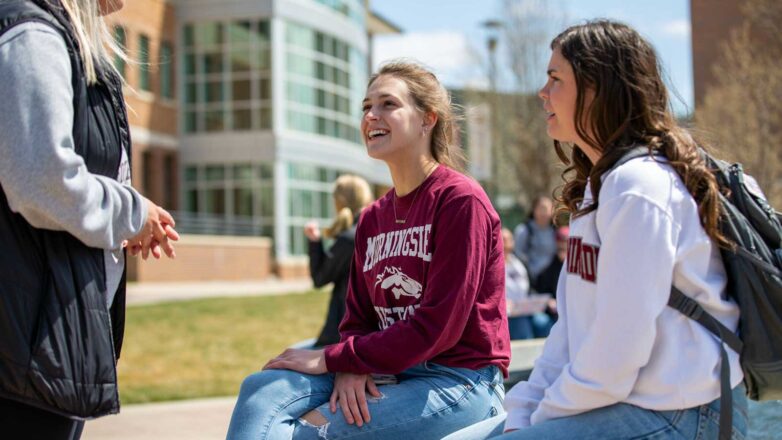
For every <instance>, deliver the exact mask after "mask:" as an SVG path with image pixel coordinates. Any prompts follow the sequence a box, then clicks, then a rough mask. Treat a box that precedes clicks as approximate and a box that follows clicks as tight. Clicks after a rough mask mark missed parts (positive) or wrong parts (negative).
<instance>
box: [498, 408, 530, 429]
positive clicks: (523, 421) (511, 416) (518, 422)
mask: <svg viewBox="0 0 782 440" xmlns="http://www.w3.org/2000/svg"><path fill="white" fill-rule="evenodd" d="M529 426H530V420H529V415H528V414H520V413H519V412H515V411H510V412H508V416H507V418H506V419H505V428H504V431H507V430H509V429H524V428H528V427H529Z"/></svg>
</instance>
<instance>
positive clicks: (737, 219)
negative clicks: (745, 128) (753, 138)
mask: <svg viewBox="0 0 782 440" xmlns="http://www.w3.org/2000/svg"><path fill="white" fill-rule="evenodd" d="M699 152H700V154H701V157H702V158H703V159H704V160H705V162H706V166H707V167H708V168H709V169H711V170H712V172H713V173H714V176H715V177H716V178H717V184H718V185H719V188H720V193H721V194H720V205H721V208H722V214H723V215H722V217H721V218H720V225H719V227H720V232H721V233H722V234H723V235H724V236H725V237H727V238H728V239H729V240H730V241H732V242H733V243H734V244H735V247H734V248H733V249H729V248H720V253H721V256H722V261H723V264H724V265H725V272H726V275H727V278H728V283H727V289H726V290H727V294H728V296H729V297H730V298H733V300H734V301H736V303H737V304H738V306H739V310H740V314H739V328H738V334H736V333H734V332H732V331H731V330H730V329H728V328H727V327H725V326H724V325H722V324H721V323H720V322H719V321H717V320H716V319H715V318H714V317H712V316H711V315H709V314H708V313H707V312H706V311H705V310H703V308H702V307H701V306H700V305H699V304H698V303H697V302H696V301H695V300H693V299H691V298H690V297H688V296H685V295H684V294H683V293H682V292H681V291H679V289H677V288H676V287H673V286H671V296H670V298H669V300H668V305H669V306H670V307H673V308H675V309H676V310H679V311H680V312H681V313H683V314H684V315H686V316H687V317H689V318H691V319H694V320H696V321H698V323H700V324H701V325H703V326H704V327H706V328H707V329H708V330H709V331H711V332H712V333H713V334H714V335H715V336H716V337H717V338H718V339H719V341H720V349H721V351H722V357H721V367H720V368H721V371H720V386H721V397H720V436H719V438H720V439H721V440H722V439H730V433H731V426H732V424H733V423H732V408H733V404H732V398H731V389H730V365H729V363H728V357H727V352H726V351H725V345H724V344H727V345H728V346H729V347H730V348H731V349H733V350H734V351H735V352H736V353H739V355H740V362H741V368H742V370H743V372H744V384H745V386H746V389H747V396H748V397H749V398H750V399H752V400H776V399H782V343H780V341H782V223H781V221H782V215H781V214H780V213H779V212H777V211H775V210H774V208H772V207H771V206H770V205H769V204H768V202H767V201H766V199H765V197H764V196H763V194H762V192H761V191H760V188H759V187H757V184H756V183H755V180H754V179H753V178H752V177H751V176H747V175H744V171H743V168H742V166H741V164H738V163H736V164H728V163H726V162H724V161H722V160H719V159H716V158H714V157H712V156H711V155H709V154H708V153H707V152H706V151H704V150H703V149H699ZM648 155H649V149H648V148H646V147H636V148H633V149H632V150H630V151H629V152H628V153H626V154H625V155H624V156H623V157H622V158H621V159H619V161H617V163H616V164H615V165H614V166H613V167H612V168H611V170H613V169H614V168H617V167H619V166H620V165H622V164H624V163H626V162H627V161H629V160H632V159H635V158H638V157H642V156H648ZM609 172H610V171H609Z"/></svg>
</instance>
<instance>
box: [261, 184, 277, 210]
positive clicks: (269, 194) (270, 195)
mask: <svg viewBox="0 0 782 440" xmlns="http://www.w3.org/2000/svg"><path fill="white" fill-rule="evenodd" d="M259 199H260V200H259V202H260V203H259V204H260V207H261V215H263V216H264V217H274V192H273V191H272V187H271V186H262V187H261V191H260V194H259Z"/></svg>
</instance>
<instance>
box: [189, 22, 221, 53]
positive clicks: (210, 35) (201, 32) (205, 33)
mask: <svg viewBox="0 0 782 440" xmlns="http://www.w3.org/2000/svg"><path fill="white" fill-rule="evenodd" d="M195 41H196V44H198V45H199V46H202V47H204V46H213V45H217V44H222V43H223V41H224V38H223V24H222V23H198V24H196V25H195Z"/></svg>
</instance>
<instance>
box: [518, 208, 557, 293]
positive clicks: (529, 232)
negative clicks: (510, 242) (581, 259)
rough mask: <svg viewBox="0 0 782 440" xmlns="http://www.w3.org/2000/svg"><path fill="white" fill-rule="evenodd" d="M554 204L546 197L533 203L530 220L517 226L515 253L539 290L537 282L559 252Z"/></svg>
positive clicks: (533, 285) (535, 287)
mask: <svg viewBox="0 0 782 440" xmlns="http://www.w3.org/2000/svg"><path fill="white" fill-rule="evenodd" d="M553 214H554V202H553V201H552V200H551V199H550V198H549V197H546V196H537V197H535V199H534V200H533V201H532V209H531V210H530V215H529V219H528V220H527V221H526V222H524V223H521V224H520V225H518V226H516V229H515V230H514V233H513V237H514V239H515V242H516V245H515V248H514V253H515V254H516V256H517V257H519V259H521V261H522V262H524V264H525V265H526V266H527V271H528V272H529V278H530V280H531V281H532V288H533V289H534V290H538V289H537V286H535V283H534V282H535V281H536V280H537V277H538V275H540V273H541V272H543V270H544V269H545V268H546V266H547V265H548V264H549V262H550V261H551V258H553V257H554V255H555V254H556V252H557V245H556V234H555V231H554V224H553V223H552V218H553Z"/></svg>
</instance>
